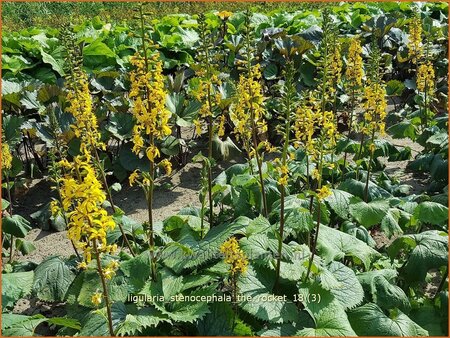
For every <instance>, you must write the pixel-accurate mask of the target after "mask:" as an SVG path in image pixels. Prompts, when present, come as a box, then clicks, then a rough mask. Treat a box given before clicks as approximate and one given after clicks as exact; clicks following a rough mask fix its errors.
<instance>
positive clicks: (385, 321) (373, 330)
mask: <svg viewBox="0 0 450 338" xmlns="http://www.w3.org/2000/svg"><path fill="white" fill-rule="evenodd" d="M348 318H349V320H350V323H351V325H352V327H353V329H354V330H355V332H356V334H357V335H358V336H404V337H405V336H406V337H407V336H426V335H428V332H427V331H426V330H424V329H423V328H421V327H420V326H419V325H417V324H416V323H414V322H413V321H412V320H411V319H410V318H409V317H408V316H407V315H405V314H404V313H403V312H401V311H400V310H391V311H390V314H389V316H387V315H386V314H385V313H384V312H383V311H382V310H381V309H380V307H379V306H378V305H376V304H373V303H368V304H365V305H363V306H361V307H359V308H357V309H355V310H353V311H351V312H350V313H349V314H348Z"/></svg>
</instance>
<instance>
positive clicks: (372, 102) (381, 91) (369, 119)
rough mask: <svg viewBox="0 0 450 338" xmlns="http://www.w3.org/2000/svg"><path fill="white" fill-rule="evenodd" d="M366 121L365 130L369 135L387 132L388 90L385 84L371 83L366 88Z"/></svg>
mask: <svg viewBox="0 0 450 338" xmlns="http://www.w3.org/2000/svg"><path fill="white" fill-rule="evenodd" d="M364 99H365V101H364V105H363V107H364V109H365V113H364V119H365V124H366V126H365V129H364V132H365V133H366V134H367V135H371V134H372V133H374V132H377V131H378V132H380V133H381V134H384V132H385V119H386V107H387V102H386V89H385V86H384V83H383V82H380V83H377V82H369V85H368V86H366V88H364Z"/></svg>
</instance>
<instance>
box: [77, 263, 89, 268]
mask: <svg viewBox="0 0 450 338" xmlns="http://www.w3.org/2000/svg"><path fill="white" fill-rule="evenodd" d="M77 268H78V269H80V270H86V269H87V264H86V262H85V261H82V262H80V263H78V265H77Z"/></svg>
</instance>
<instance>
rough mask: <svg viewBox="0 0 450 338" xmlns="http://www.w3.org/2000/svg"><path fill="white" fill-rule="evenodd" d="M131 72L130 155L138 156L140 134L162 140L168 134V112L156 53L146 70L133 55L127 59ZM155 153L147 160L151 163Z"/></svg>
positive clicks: (141, 59) (144, 65)
mask: <svg viewBox="0 0 450 338" xmlns="http://www.w3.org/2000/svg"><path fill="white" fill-rule="evenodd" d="M130 62H131V64H132V65H133V66H134V67H135V69H134V70H133V71H132V72H131V74H130V82H131V88H130V93H129V97H130V99H131V100H132V101H133V107H132V113H133V115H134V117H135V119H136V125H135V127H134V128H133V143H134V147H133V152H135V153H138V152H139V151H140V150H141V149H142V148H143V147H144V139H143V137H142V134H143V133H145V134H146V135H152V136H153V137H154V138H156V139H159V140H161V139H163V138H164V137H166V136H168V135H170V134H171V133H172V129H171V127H170V125H169V120H170V117H171V112H170V111H169V110H168V109H167V108H166V96H167V91H166V89H165V84H164V76H163V73H162V62H161V60H160V59H159V53H158V52H154V54H153V55H152V56H151V57H150V60H149V68H148V69H147V65H146V63H145V61H144V58H143V57H142V56H141V55H140V54H139V53H136V54H135V55H134V56H133V57H132V58H131V59H130ZM156 154H157V152H156V151H155V150H153V154H151V155H150V156H148V155H149V154H148V149H147V157H149V159H150V158H153V159H150V161H154V159H155V158H156V157H158V156H159V155H158V156H156Z"/></svg>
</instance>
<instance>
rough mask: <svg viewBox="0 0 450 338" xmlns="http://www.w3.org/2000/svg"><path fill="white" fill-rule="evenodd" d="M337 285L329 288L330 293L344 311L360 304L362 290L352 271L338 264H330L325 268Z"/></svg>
mask: <svg viewBox="0 0 450 338" xmlns="http://www.w3.org/2000/svg"><path fill="white" fill-rule="evenodd" d="M327 269H328V271H330V272H331V273H332V274H333V276H334V277H335V278H336V280H337V282H338V284H337V285H336V286H334V287H333V288H330V292H331V293H332V294H333V295H334V297H335V298H336V299H337V300H338V301H339V302H340V303H341V305H342V307H343V308H344V309H346V310H347V309H352V308H354V307H355V306H357V305H359V304H361V302H362V301H363V298H364V290H363V288H362V286H361V284H360V283H359V281H358V279H357V278H356V275H355V273H354V272H353V270H352V269H350V268H349V267H347V266H345V265H344V264H342V263H340V262H331V264H330V265H329V266H328V267H327Z"/></svg>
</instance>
